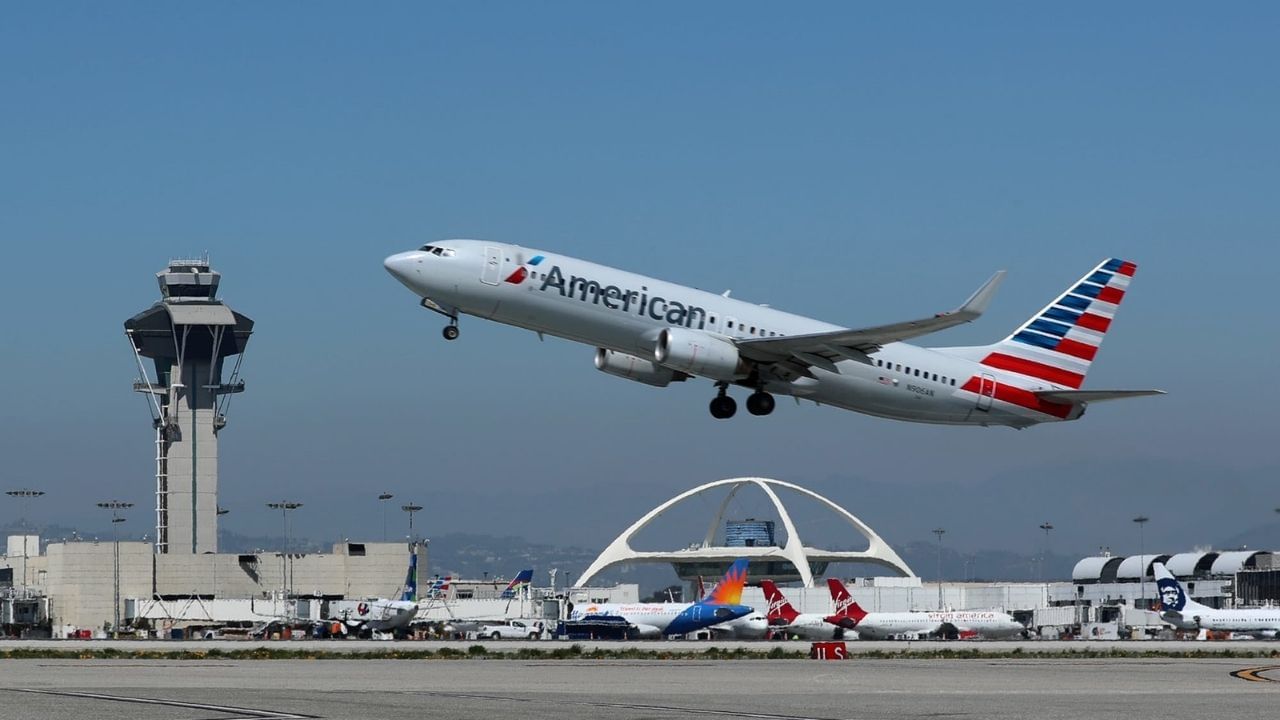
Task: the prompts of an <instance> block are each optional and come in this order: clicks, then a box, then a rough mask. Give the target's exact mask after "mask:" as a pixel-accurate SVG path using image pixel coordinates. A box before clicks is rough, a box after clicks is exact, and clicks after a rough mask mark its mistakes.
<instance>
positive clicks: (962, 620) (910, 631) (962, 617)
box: [855, 610, 1026, 640]
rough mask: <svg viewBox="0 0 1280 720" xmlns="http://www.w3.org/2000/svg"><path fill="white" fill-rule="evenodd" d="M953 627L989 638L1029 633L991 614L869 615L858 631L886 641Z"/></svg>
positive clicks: (999, 614)
mask: <svg viewBox="0 0 1280 720" xmlns="http://www.w3.org/2000/svg"><path fill="white" fill-rule="evenodd" d="M949 627H950V628H955V629H956V631H958V632H961V633H965V632H972V633H976V634H977V635H979V636H981V637H986V638H1000V637H1013V636H1015V635H1018V634H1021V633H1023V632H1025V631H1026V627H1025V626H1024V625H1023V624H1022V623H1020V622H1018V621H1017V620H1014V619H1013V617H1012V616H1011V615H1008V614H1006V613H1002V612H995V611H990V610H946V611H940V612H900V613H867V615H866V616H864V617H863V618H862V619H861V620H859V621H858V624H857V625H856V627H855V629H856V630H857V631H858V637H859V638H861V639H865V640H886V639H890V638H895V637H909V638H914V637H918V636H921V635H928V636H933V635H938V634H941V633H943V632H944V631H945V630H946V629H947V628H949Z"/></svg>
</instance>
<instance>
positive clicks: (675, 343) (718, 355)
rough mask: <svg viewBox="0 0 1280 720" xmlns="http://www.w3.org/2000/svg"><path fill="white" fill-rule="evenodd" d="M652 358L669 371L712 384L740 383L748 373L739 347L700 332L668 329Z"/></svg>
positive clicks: (659, 336) (661, 335)
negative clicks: (698, 376)
mask: <svg viewBox="0 0 1280 720" xmlns="http://www.w3.org/2000/svg"><path fill="white" fill-rule="evenodd" d="M653 357H654V359H655V360H657V361H658V363H659V364H661V365H665V366H666V367H669V368H672V369H675V370H679V371H681V372H685V373H689V374H690V375H700V376H702V377H707V378H711V379H712V380H725V381H732V380H738V379H741V378H744V377H746V376H747V374H748V373H749V370H748V368H747V364H746V363H745V362H743V361H742V357H741V356H740V355H739V354H738V347H737V346H736V345H734V344H733V343H731V342H729V341H728V340H725V339H724V338H721V337H717V336H715V335H711V334H709V333H704V332H698V331H697V330H686V329H685V328H666V329H665V330H663V331H662V332H661V333H659V334H658V343H657V345H656V346H655V347H654V349H653Z"/></svg>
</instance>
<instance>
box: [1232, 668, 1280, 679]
mask: <svg viewBox="0 0 1280 720" xmlns="http://www.w3.org/2000/svg"><path fill="white" fill-rule="evenodd" d="M1272 670H1280V665H1262V666H1260V667H1251V668H1245V669H1243V670H1237V671H1235V672H1233V673H1231V677H1233V678H1240V679H1241V680H1248V681H1249V682H1280V678H1273V677H1267V676H1265V675H1263V674H1262V673H1265V672H1270V671H1272Z"/></svg>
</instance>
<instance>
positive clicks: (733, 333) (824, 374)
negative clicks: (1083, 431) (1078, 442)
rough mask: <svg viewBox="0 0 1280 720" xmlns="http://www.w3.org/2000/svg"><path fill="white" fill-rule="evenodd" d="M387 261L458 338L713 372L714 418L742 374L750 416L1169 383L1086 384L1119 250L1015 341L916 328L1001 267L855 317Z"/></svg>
mask: <svg viewBox="0 0 1280 720" xmlns="http://www.w3.org/2000/svg"><path fill="white" fill-rule="evenodd" d="M383 264H384V265H385V267H386V269H387V270H388V271H389V272H390V273H391V275H392V276H394V277H395V278H396V279H397V280H399V281H400V282H401V283H402V284H404V285H405V286H406V287H408V288H409V289H410V290H412V291H413V292H414V294H416V295H418V296H419V297H420V298H421V301H420V304H421V305H422V306H423V307H425V308H427V309H429V310H433V311H435V312H437V313H440V314H441V315H444V316H445V317H447V318H449V324H448V325H447V326H445V328H444V330H443V334H444V337H445V339H447V340H455V339H457V337H458V334H459V330H458V318H459V317H460V316H461V315H464V314H466V315H473V316H475V317H480V318H485V319H488V320H494V321H496V322H500V323H504V324H507V325H514V326H516V327H520V328H525V329H528V330H532V331H534V332H535V333H537V334H538V336H539V337H540V338H541V337H543V336H544V335H552V336H555V337H560V338H564V339H567V340H572V341H575V342H580V343H584V344H587V345H592V346H595V348H596V352H595V365H596V368H598V369H600V370H602V371H604V372H605V373H608V374H610V375H615V376H618V377H623V378H626V379H629V380H635V381H637V382H641V383H645V384H647V385H652V386H655V387H666V386H668V385H670V384H671V383H673V382H682V381H684V380H688V379H689V378H691V377H694V376H697V377H703V378H708V379H710V380H712V381H714V383H715V387H716V388H717V393H716V396H715V397H714V398H713V399H712V400H711V404H710V410H711V415H712V416H713V417H715V418H718V419H725V418H730V417H733V415H734V414H735V413H736V412H737V407H738V405H737V402H736V401H735V400H734V399H733V397H731V396H730V395H729V394H728V390H729V388H730V387H731V386H739V387H744V388H747V389H749V390H751V394H750V395H749V396H748V397H747V400H746V405H747V411H748V412H749V413H751V414H752V415H768V414H770V413H772V412H773V410H774V407H775V400H774V395H790V396H792V397H795V398H796V399H797V402H798V401H799V400H800V399H807V400H812V401H814V402H815V403H818V404H823V405H832V406H835V407H839V408H843V409H846V410H852V411H855V412H860V413H864V414H867V415H873V416H878V417H883V418H890V419H895V420H904V421H909V422H919V423H933V424H947V425H980V426H984V427H985V426H1007V427H1013V428H1018V429H1022V428H1025V427H1030V426H1032V425H1037V424H1039V423H1044V422H1061V421H1067V420H1075V419H1077V418H1079V417H1081V416H1082V415H1084V412H1085V408H1086V407H1087V406H1088V405H1089V404H1090V403H1093V402H1100V401H1103V400H1113V399H1119V398H1129V397H1136V396H1140V395H1159V394H1163V393H1162V391H1159V390H1082V389H1080V388H1081V386H1082V385H1083V383H1084V379H1085V373H1086V372H1087V371H1088V369H1089V367H1090V364H1091V363H1092V361H1093V359H1094V356H1095V355H1096V354H1097V352H1098V347H1099V346H1100V345H1101V344H1102V339H1103V337H1104V336H1105V335H1106V332H1107V330H1108V328H1109V327H1110V325H1111V322H1112V319H1113V318H1114V317H1115V313H1116V309H1117V307H1118V306H1119V304H1120V301H1121V300H1122V299H1123V298H1124V295H1125V292H1126V290H1127V289H1128V287H1129V282H1130V280H1131V279H1132V277H1133V274H1134V271H1135V270H1136V265H1134V264H1133V263H1132V262H1126V261H1123V260H1119V259H1114V258H1112V259H1107V260H1104V261H1103V262H1102V263H1100V264H1099V265H1098V266H1097V267H1095V268H1094V269H1093V270H1091V271H1090V272H1089V273H1087V274H1086V275H1085V276H1084V277H1083V278H1081V279H1080V280H1079V281H1078V282H1076V283H1073V284H1072V285H1071V286H1069V287H1068V288H1067V290H1066V291H1065V292H1063V293H1062V294H1061V295H1059V296H1058V297H1057V298H1056V299H1055V300H1053V302H1051V303H1049V305H1047V306H1046V307H1045V308H1044V309H1043V310H1041V311H1040V312H1038V313H1036V314H1035V315H1033V316H1032V317H1031V319H1029V320H1027V321H1026V322H1025V323H1023V324H1022V326H1020V327H1019V328H1018V329H1017V330H1015V331H1014V332H1013V333H1011V334H1010V335H1009V336H1008V337H1006V338H1005V339H1004V340H1001V341H999V342H997V343H994V344H991V345H983V346H975V347H945V348H925V347H919V346H916V345H911V344H908V343H906V342H905V341H906V340H910V339H913V338H916V337H920V336H922V335H927V334H930V333H935V332H938V331H940V330H945V329H947V328H950V327H954V326H956V325H960V324H963V323H967V322H970V321H972V320H974V319H976V318H977V317H978V316H980V315H981V314H982V313H983V311H984V310H986V308H987V305H988V304H989V303H990V302H991V298H992V296H993V295H994V294H995V291H996V288H997V287H998V286H999V284H1000V282H1001V281H1002V280H1003V278H1004V271H1000V272H998V273H996V274H995V275H994V276H993V277H992V278H991V279H990V280H988V281H987V282H986V284H984V285H983V286H982V287H981V288H979V289H978V290H977V292H975V293H974V294H973V295H972V296H971V297H970V298H969V299H968V300H967V301H965V303H964V304H963V305H961V306H960V307H959V308H957V309H955V310H953V311H950V312H941V313H937V314H936V315H933V316H931V317H926V318H921V319H917V320H911V321H907V322H899V323H891V324H888V325H879V326H874V327H863V328H856V329H850V328H845V327H841V326H839V325H832V324H830V323H825V322H821V321H819V320H814V319H811V318H807V317H803V316H800V315H793V314H790V313H785V312H782V311H780V310H775V309H772V308H770V307H768V306H765V305H756V304H753V303H749V302H744V301H741V300H737V299H734V298H731V297H729V292H728V291H726V292H725V293H724V294H723V295H716V294H714V293H709V292H704V291H702V290H697V289H694V288H691V287H686V286H682V285H676V284H673V283H669V282H664V281H662V280H658V279H655V278H650V277H645V276H642V275H637V274H634V273H629V272H625V271H623V270H618V269H615V268H611V267H606V266H603V265H597V264H595V263H590V262H587V261H585V260H579V259H576V258H571V257H567V256H564V255H556V254H553V253H550V252H546V251H543V250H534V249H529V248H524V247H520V246H518V245H510V244H504V243H496V242H487V241H480V240H445V241H441V242H435V243H430V244H427V245H423V246H422V247H420V248H418V249H417V250H414V251H410V252H403V253H398V254H396V255H392V256H390V257H388V258H386V260H384V263H383Z"/></svg>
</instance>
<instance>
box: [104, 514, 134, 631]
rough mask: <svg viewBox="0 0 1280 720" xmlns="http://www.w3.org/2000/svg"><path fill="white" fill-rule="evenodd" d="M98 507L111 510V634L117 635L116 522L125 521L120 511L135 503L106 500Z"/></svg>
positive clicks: (117, 552)
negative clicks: (112, 588) (112, 591)
mask: <svg viewBox="0 0 1280 720" xmlns="http://www.w3.org/2000/svg"><path fill="white" fill-rule="evenodd" d="M98 507H100V508H102V509H104V510H110V511H111V544H112V546H113V549H112V559H113V561H112V578H113V583H112V584H113V586H114V587H115V593H114V598H115V602H114V603H112V605H111V609H112V620H111V635H112V636H113V637H115V636H118V635H119V634H120V533H118V532H117V531H116V524H117V523H122V522H124V521H125V519H124V518H122V517H120V511H121V510H128V509H129V508H131V507H133V503H131V502H124V501H121V500H104V501H102V502H100V503H98Z"/></svg>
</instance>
